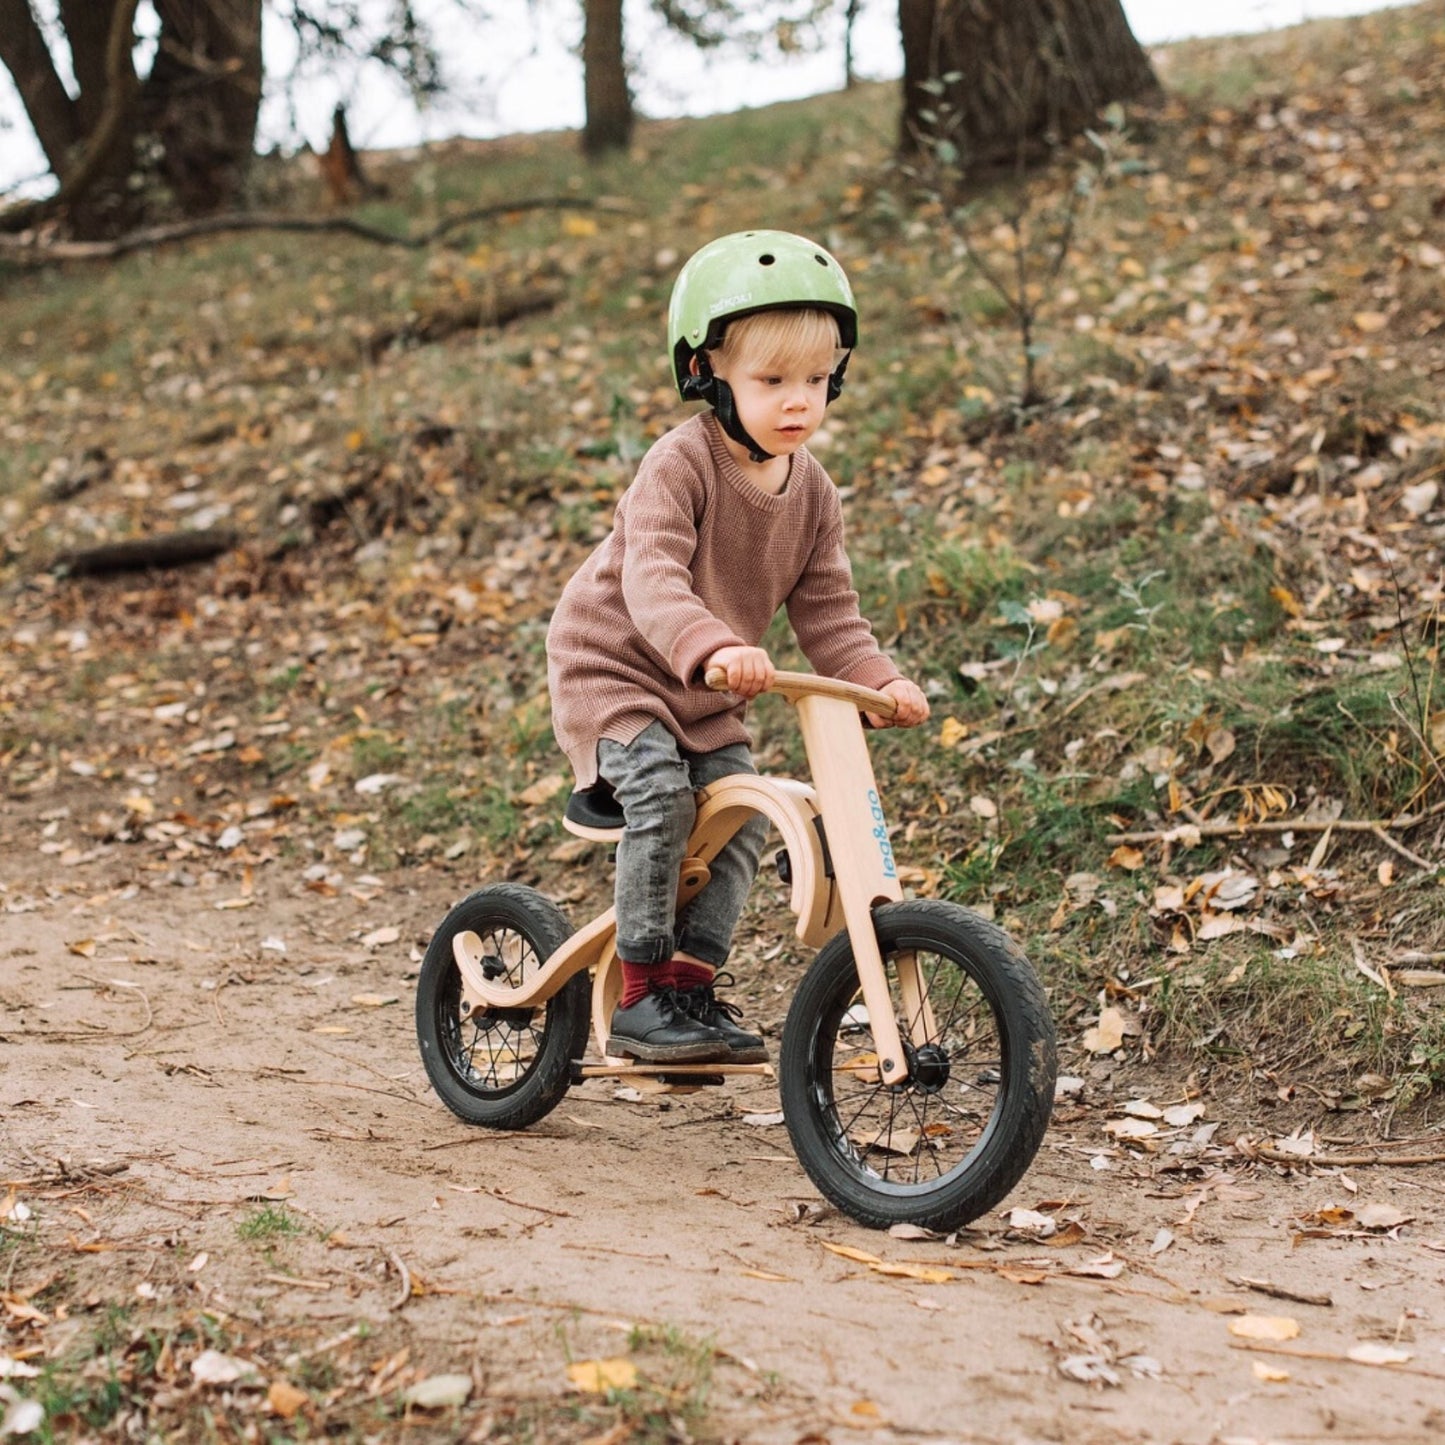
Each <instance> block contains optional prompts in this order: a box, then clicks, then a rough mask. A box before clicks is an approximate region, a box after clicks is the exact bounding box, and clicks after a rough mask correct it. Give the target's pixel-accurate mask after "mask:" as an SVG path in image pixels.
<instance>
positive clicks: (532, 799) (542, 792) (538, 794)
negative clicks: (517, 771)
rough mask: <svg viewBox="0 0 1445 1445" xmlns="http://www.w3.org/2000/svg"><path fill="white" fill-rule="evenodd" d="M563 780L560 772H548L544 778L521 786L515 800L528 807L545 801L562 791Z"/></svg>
mask: <svg viewBox="0 0 1445 1445" xmlns="http://www.w3.org/2000/svg"><path fill="white" fill-rule="evenodd" d="M564 782H565V779H564V778H563V777H562V775H561V773H548V774H547V776H546V777H545V778H538V779H537V781H536V782H535V783H533V784H532V785H531V786H530V787H526V788H523V789H522V791H521V792H520V793H518V794H517V802H519V803H522V804H525V805H526V806H527V807H529V808H530V807H535V806H537V805H538V804H539V803H545V802H547V801H548V800H549V799H551V798H554V797H556V795H557V794H558V793H560V792H561V791H562V788H563V785H564Z"/></svg>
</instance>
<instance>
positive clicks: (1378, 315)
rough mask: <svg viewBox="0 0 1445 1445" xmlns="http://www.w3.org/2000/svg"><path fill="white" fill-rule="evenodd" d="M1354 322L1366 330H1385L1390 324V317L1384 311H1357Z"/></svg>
mask: <svg viewBox="0 0 1445 1445" xmlns="http://www.w3.org/2000/svg"><path fill="white" fill-rule="evenodd" d="M1353 319H1354V323H1355V326H1356V328H1357V329H1358V330H1360V331H1364V332H1373V331H1383V330H1384V329H1385V327H1387V326H1388V325H1389V324H1390V318H1389V317H1388V316H1386V315H1385V313H1384V312H1383V311H1356V312H1355V315H1354V318H1353Z"/></svg>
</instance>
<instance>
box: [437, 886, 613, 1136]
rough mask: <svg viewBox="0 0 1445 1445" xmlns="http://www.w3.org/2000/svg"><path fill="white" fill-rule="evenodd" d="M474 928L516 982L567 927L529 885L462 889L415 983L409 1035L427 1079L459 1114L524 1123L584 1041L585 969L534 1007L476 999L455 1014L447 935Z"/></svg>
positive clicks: (538, 1111) (565, 1076) (563, 1080)
mask: <svg viewBox="0 0 1445 1445" xmlns="http://www.w3.org/2000/svg"><path fill="white" fill-rule="evenodd" d="M467 929H471V930H472V931H473V932H474V933H477V934H479V935H480V937H481V939H482V943H483V945H484V947H485V949H486V954H487V962H488V964H489V965H491V966H492V967H493V968H494V969H495V970H496V976H497V978H498V979H499V980H501V979H506V980H509V981H510V982H512V983H514V984H515V983H520V982H521V980H522V979H523V978H524V977H528V978H530V977H531V976H532V975H533V974H535V973H536V972H537V970H538V969H539V968H541V966H542V964H543V963H544V962H545V961H546V959H547V958H548V957H549V956H550V955H551V954H552V953H554V952H555V951H556V950H557V949H558V948H560V947H561V945H562V944H563V943H564V942H566V940H567V938H568V937H569V936H570V934H571V932H572V930H571V928H570V926H569V925H568V923H567V919H566V918H565V917H564V916H563V914H562V911H561V910H560V909H559V908H558V907H557V906H556V905H555V904H554V903H552V902H551V901H550V900H549V899H547V898H544V897H543V896H542V895H541V894H540V893H538V892H536V891H535V890H534V889H531V888H523V887H521V886H520V885H518V884H515V883H498V884H495V885H494V886H492V887H490V888H482V889H479V890H478V891H477V892H475V893H473V894H471V895H470V896H469V897H467V898H464V899H463V900H462V901H461V902H460V903H458V904H457V906H456V907H455V908H453V909H452V911H451V912H450V913H448V914H447V916H446V918H445V919H443V920H442V924H441V927H439V928H438V929H437V931H436V933H434V934H433V935H432V940H431V943H430V944H429V945H428V947H427V951H426V957H425V959H423V960H422V966H421V976H420V977H419V978H418V980H417V989H416V1036H417V1042H418V1044H419V1045H420V1047H421V1057H422V1062H423V1063H424V1064H425V1065H426V1071H427V1075H428V1077H429V1078H430V1079H431V1081H432V1087H433V1088H435V1089H436V1091H437V1093H438V1094H440V1095H441V1099H442V1102H443V1103H444V1104H445V1105H446V1106H447V1108H449V1109H450V1110H451V1111H452V1113H454V1114H455V1115H457V1117H458V1118H461V1119H465V1120H466V1121H467V1123H469V1124H485V1125H487V1126H488V1127H489V1128H493V1129H525V1128H526V1127H527V1125H529V1124H535V1123H536V1122H537V1120H538V1119H540V1118H542V1117H543V1116H544V1115H546V1114H548V1113H550V1112H551V1111H552V1110H553V1109H554V1108H556V1106H557V1105H558V1103H559V1102H561V1099H562V1096H563V1095H564V1094H565V1093H566V1092H567V1089H568V1086H569V1085H570V1084H571V1081H572V1061H573V1060H574V1059H580V1058H581V1057H582V1055H583V1053H584V1052H585V1051H586V1048H587V1031H588V1028H589V1023H590V1021H589V1016H588V1011H589V1007H590V1002H591V986H590V983H589V981H588V977H587V974H586V973H585V972H583V973H579V974H577V975H576V976H575V977H573V978H571V979H569V980H568V981H567V982H566V983H565V984H564V985H563V986H562V988H561V989H560V990H559V991H558V992H557V993H556V994H554V995H553V996H552V998H551V999H549V1000H548V1001H547V1003H546V1004H545V1005H543V1006H542V1007H541V1008H538V1009H482V1010H478V1011H477V1012H476V1013H475V1014H473V1015H472V1016H471V1017H470V1018H463V1017H462V1006H461V1004H462V975H461V970H460V969H458V968H457V964H456V959H455V958H454V957H453V956H452V939H453V938H455V937H456V935H457V934H458V933H462V932H465V931H466V930H467Z"/></svg>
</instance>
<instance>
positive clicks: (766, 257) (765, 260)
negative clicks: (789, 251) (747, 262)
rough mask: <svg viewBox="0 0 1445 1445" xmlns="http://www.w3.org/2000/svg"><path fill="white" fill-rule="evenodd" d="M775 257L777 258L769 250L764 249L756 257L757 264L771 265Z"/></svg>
mask: <svg viewBox="0 0 1445 1445" xmlns="http://www.w3.org/2000/svg"><path fill="white" fill-rule="evenodd" d="M777 259H778V258H777V257H776V256H774V255H773V253H772V252H771V251H764V252H763V254H762V255H761V256H759V257H758V265H759V266H771V265H772V264H773V262H774V261H776V260H777Z"/></svg>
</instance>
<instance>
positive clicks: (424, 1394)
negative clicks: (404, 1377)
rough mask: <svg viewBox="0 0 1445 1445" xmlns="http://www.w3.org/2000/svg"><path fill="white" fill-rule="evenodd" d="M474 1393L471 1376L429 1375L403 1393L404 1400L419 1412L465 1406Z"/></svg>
mask: <svg viewBox="0 0 1445 1445" xmlns="http://www.w3.org/2000/svg"><path fill="white" fill-rule="evenodd" d="M471 1393H472V1377H471V1376H470V1375H428V1376H427V1378H426V1379H424V1380H418V1381H417V1382H416V1384H414V1385H411V1386H409V1387H408V1388H407V1389H406V1390H404V1391H402V1396H401V1398H402V1400H403V1401H404V1402H405V1403H406V1404H408V1405H415V1406H416V1408H417V1409H418V1410H445V1409H448V1408H449V1407H452V1406H456V1405H465V1404H466V1403H467V1399H468V1397H469V1396H470V1395H471Z"/></svg>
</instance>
